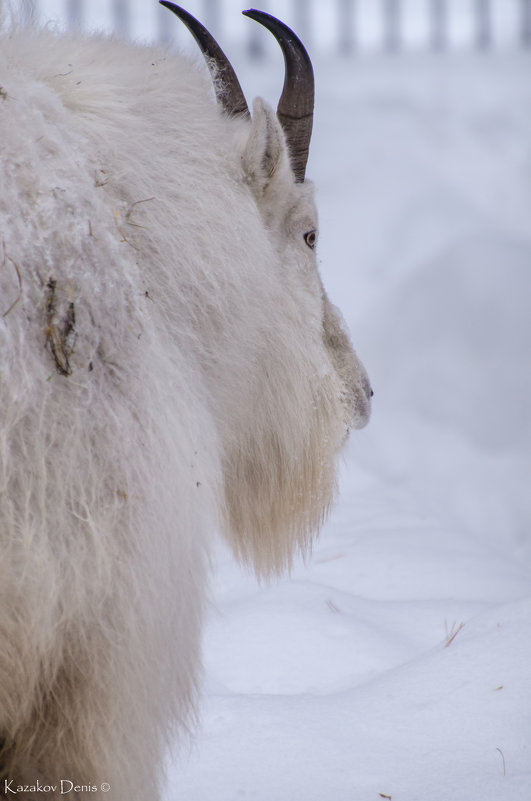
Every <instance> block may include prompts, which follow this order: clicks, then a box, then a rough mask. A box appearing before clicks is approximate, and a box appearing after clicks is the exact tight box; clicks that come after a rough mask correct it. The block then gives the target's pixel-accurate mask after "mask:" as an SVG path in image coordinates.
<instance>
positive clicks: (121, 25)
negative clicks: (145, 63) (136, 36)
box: [112, 0, 129, 39]
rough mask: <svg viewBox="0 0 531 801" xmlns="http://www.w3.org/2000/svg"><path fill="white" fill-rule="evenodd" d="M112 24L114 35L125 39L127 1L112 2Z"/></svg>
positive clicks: (127, 20) (127, 25) (127, 15)
mask: <svg viewBox="0 0 531 801" xmlns="http://www.w3.org/2000/svg"><path fill="white" fill-rule="evenodd" d="M112 22H113V31H114V33H115V34H116V35H117V36H120V37H122V38H123V39H126V38H127V36H128V35H129V2H128V0H112Z"/></svg>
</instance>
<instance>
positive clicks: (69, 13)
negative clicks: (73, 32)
mask: <svg viewBox="0 0 531 801" xmlns="http://www.w3.org/2000/svg"><path fill="white" fill-rule="evenodd" d="M66 21H67V24H68V27H69V28H81V26H82V24H83V0H68V2H67V3H66Z"/></svg>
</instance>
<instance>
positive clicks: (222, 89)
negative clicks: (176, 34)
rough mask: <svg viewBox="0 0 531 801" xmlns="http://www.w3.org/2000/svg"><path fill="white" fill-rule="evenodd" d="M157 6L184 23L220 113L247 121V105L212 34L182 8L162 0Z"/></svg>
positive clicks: (236, 80) (248, 115)
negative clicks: (201, 57) (209, 79)
mask: <svg viewBox="0 0 531 801" xmlns="http://www.w3.org/2000/svg"><path fill="white" fill-rule="evenodd" d="M159 2H160V4H161V5H162V6H165V7H166V8H169V10H170V11H173V13H174V14H175V15H176V16H178V17H179V19H180V20H181V21H182V22H184V24H185V25H186V27H187V28H188V30H189V31H190V33H191V34H192V36H193V37H194V39H195V40H196V42H197V44H198V45H199V47H200V48H201V52H202V53H203V55H204V57H205V61H206V63H207V65H208V68H209V70H210V74H211V75H212V78H213V80H214V89H215V91H216V98H217V101H218V103H219V104H220V106H222V108H223V110H224V111H225V112H226V113H227V114H228V115H229V116H231V117H238V116H242V117H250V114H249V108H248V106H247V101H246V100H245V95H244V94H243V91H242V88H241V86H240V82H239V81H238V78H237V77H236V73H235V72H234V68H233V66H232V64H231V63H230V61H229V59H228V58H227V56H226V55H225V53H224V52H223V50H222V49H221V47H220V46H219V45H218V43H217V42H216V40H215V39H214V37H213V36H212V34H210V33H209V32H208V31H207V29H206V28H205V27H204V25H201V23H200V22H198V21H197V20H196V19H195V17H192V15H191V14H189V13H188V11H185V10H184V8H181V7H180V6H177V5H175V3H168V2H166V0H159Z"/></svg>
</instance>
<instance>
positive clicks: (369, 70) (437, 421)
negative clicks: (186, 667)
mask: <svg viewBox="0 0 531 801" xmlns="http://www.w3.org/2000/svg"><path fill="white" fill-rule="evenodd" d="M249 69H250V68H245V67H239V71H240V74H242V73H243V75H245V76H246V80H244V85H245V88H246V91H247V92H248V93H249V94H250V95H252V94H253V92H254V93H264V94H266V95H267V96H269V97H270V98H271V99H272V100H273V101H274V99H275V97H276V94H277V89H278V88H279V86H280V83H279V85H278V86H277V77H276V76H275V77H274V79H273V76H269V75H268V76H264V74H263V73H262V74H260V71H257V73H256V74H252V73H250V72H249ZM316 71H317V76H318V80H319V86H318V100H317V112H318V116H317V118H316V129H315V135H314V143H313V145H314V146H313V151H312V157H311V163H310V165H309V172H310V174H311V175H312V176H313V177H314V178H315V180H316V182H317V184H318V187H319V205H320V210H321V228H322V232H321V241H320V250H319V255H320V258H321V259H322V273H323V277H324V280H325V283H326V285H327V287H328V288H329V291H330V295H331V296H332V298H333V300H335V301H336V302H337V303H338V304H339V305H340V306H341V307H342V309H343V311H344V314H345V316H346V318H347V320H348V323H349V326H350V329H351V331H352V335H353V340H354V342H355V344H356V347H357V349H358V351H359V354H360V355H361V356H362V358H363V359H364V361H365V363H366V366H367V368H368V370H369V373H370V375H371V378H372V381H373V385H374V389H375V398H374V413H373V419H372V421H371V424H370V425H369V427H368V428H367V429H366V430H365V431H363V432H361V433H359V434H356V435H355V436H354V437H353V438H352V441H351V444H350V445H349V448H348V451H347V453H346V457H345V466H344V469H343V475H342V481H341V496H340V500H339V502H338V504H337V506H336V508H335V510H334V512H333V514H332V517H331V519H330V521H329V523H328V524H327V526H326V527H325V529H324V531H323V533H322V536H321V538H320V540H319V542H318V544H317V546H316V548H315V550H314V554H313V556H312V557H311V558H310V559H309V560H308V563H307V564H306V565H303V564H299V565H298V566H297V567H296V569H295V570H294V572H293V575H292V577H291V578H290V579H287V578H286V579H283V580H279V581H277V582H274V583H273V584H271V585H269V586H258V585H257V584H256V582H255V581H254V580H253V579H252V577H250V576H247V575H245V574H244V573H243V572H242V571H241V570H240V569H239V568H238V567H237V566H236V565H235V564H234V562H233V561H232V559H231V557H230V556H229V555H228V554H227V553H226V551H225V550H224V549H223V547H222V546H220V547H219V551H218V553H217V555H216V558H215V578H214V582H213V592H212V596H213V603H212V609H211V614H210V619H209V624H208V628H207V631H206V637H205V666H206V675H205V692H204V703H203V709H202V728H201V731H200V733H199V736H198V738H197V741H196V744H195V746H194V747H193V749H192V752H191V754H190V755H187V754H185V755H183V756H182V757H181V758H179V759H178V760H176V761H174V762H172V767H171V770H170V774H169V781H168V788H167V792H166V796H165V799H166V801H373V800H374V801H378V799H379V798H380V797H384V798H387V797H388V798H391V797H392V799H393V801H516V800H517V799H522V801H526V799H531V670H530V664H531V581H530V566H531V530H530V528H531V525H530V524H531V488H530V485H531V458H530V452H531V369H530V368H531V364H530V357H531V314H530V305H531V303H530V301H531V82H530V81H529V75H530V74H531V72H530V63H529V56H528V57H527V58H526V57H525V56H519V55H516V54H513V55H510V54H505V55H497V56H487V57H479V56H470V55H468V56H467V55H465V54H461V55H454V56H452V57H447V58H440V59H437V58H430V57H428V56H422V55H416V56H410V57H400V58H399V59H397V60H394V59H393V58H384V57H376V56H372V57H371V56H365V57H363V58H362V59H358V60H352V61H347V62H339V61H337V62H334V63H331V62H330V61H328V62H326V63H322V64H317V65H316ZM462 624H464V626H462ZM453 635H455V637H453Z"/></svg>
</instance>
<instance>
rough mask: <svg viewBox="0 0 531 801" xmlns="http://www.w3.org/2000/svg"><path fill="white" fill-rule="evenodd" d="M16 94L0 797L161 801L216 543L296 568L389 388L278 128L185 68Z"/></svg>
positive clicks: (133, 52) (1, 398) (4, 213)
mask: <svg viewBox="0 0 531 801" xmlns="http://www.w3.org/2000/svg"><path fill="white" fill-rule="evenodd" d="M0 87H1V89H0V775H1V781H2V789H3V788H4V784H3V782H4V779H5V780H9V781H12V784H11V785H10V787H18V786H20V785H22V786H23V785H30V786H31V785H35V784H36V783H37V781H40V782H41V785H42V784H48V785H52V786H53V785H59V782H60V780H61V779H65V780H70V781H73V782H74V783H75V784H77V785H84V786H89V787H93V786H99V785H100V784H101V782H109V784H110V785H111V792H110V793H108V794H107V795H106V796H104V797H106V798H108V799H112V801H141V800H142V801H147V799H150V801H154V799H156V798H157V797H158V791H159V788H158V784H159V780H160V775H161V765H160V762H161V755H162V754H163V752H164V751H163V749H164V747H165V743H166V741H167V738H168V735H170V734H171V735H172V736H173V734H174V733H175V726H176V727H177V729H179V730H181V731H182V730H183V729H186V728H187V727H188V725H189V724H191V723H193V710H194V697H195V693H196V689H197V678H198V673H199V664H200V654H199V651H200V643H199V639H200V631H201V617H202V612H203V606H204V603H205V598H206V582H207V577H206V572H207V567H208V565H207V562H208V546H209V539H210V536H211V534H212V532H215V531H216V530H222V531H223V532H224V534H225V535H226V537H227V538H228V541H229V542H230V543H231V545H232V547H233V549H234V551H235V553H236V554H237V555H238V556H239V557H240V558H241V559H242V560H243V561H244V562H247V563H249V564H251V565H252V566H253V567H254V569H255V570H256V572H257V573H258V574H259V575H264V576H265V575H268V574H271V573H273V572H275V571H279V570H282V569H284V568H286V567H289V564H290V562H291V560H292V557H293V554H294V552H295V551H296V550H298V549H300V550H304V549H307V547H308V545H309V544H310V542H311V539H312V536H313V535H314V534H315V532H316V531H317V530H318V528H319V526H320V524H321V522H322V520H323V517H324V516H325V514H326V511H327V509H328V506H329V504H330V501H331V499H332V496H333V492H334V485H335V467H334V462H335V459H336V455H337V452H338V450H339V448H340V446H341V444H342V442H343V440H344V437H345V433H346V429H347V427H349V426H352V425H354V426H355V427H360V426H361V425H363V424H364V423H365V422H366V420H367V418H368V412H369V399H368V395H369V387H368V382H367V378H366V376H365V373H364V370H363V368H362V366H361V365H360V363H359V361H358V360H357V358H356V356H355V355H354V352H353V351H352V349H351V347H350V345H349V343H348V339H347V336H346V334H345V332H344V328H343V325H342V323H341V320H340V317H339V316H338V313H337V311H336V310H335V309H334V307H332V306H331V304H330V303H329V301H328V299H327V298H326V295H325V294H324V291H323V289H322V285H321V282H320V279H319V276H318V272H317V267H316V262H315V256H314V253H313V252H312V251H311V250H310V249H309V248H308V246H307V245H306V244H305V241H304V234H305V233H306V232H307V231H309V230H311V229H313V228H315V227H316V217H315V208H314V203H313V190H312V187H311V185H309V184H308V183H307V182H306V183H304V184H302V185H301V184H295V183H294V180H293V176H292V174H291V170H290V167H289V161H288V155H287V152H286V146H285V141H284V136H283V133H282V131H281V129H280V127H279V125H278V122H277V120H276V116H275V115H274V113H273V112H272V111H271V109H270V108H269V107H268V106H267V105H266V104H264V103H263V102H262V101H256V102H255V105H254V111H253V119H252V123H249V122H244V121H241V120H240V121H235V120H228V119H226V118H224V117H223V116H222V114H221V113H220V111H219V110H218V108H217V107H216V104H215V101H214V99H213V97H212V90H211V85H210V82H209V80H208V78H207V76H206V75H205V71H204V70H203V69H200V68H199V67H196V66H193V65H192V64H191V63H189V62H188V61H186V60H185V59H183V58H180V57H177V56H170V55H168V54H167V53H164V52H161V51H160V50H156V49H149V48H144V47H135V46H133V45H130V44H127V45H126V44H120V43H118V42H115V41H112V40H108V39H105V38H89V39H87V38H75V37H73V36H66V35H62V36H59V35H54V34H53V33H50V32H38V31H34V30H23V31H16V30H11V32H10V33H5V34H4V35H2V36H0ZM67 786H68V787H69V785H67ZM8 794H9V793H8ZM18 797H19V798H26V797H27V798H34V797H35V794H34V793H33V794H32V793H30V792H28V793H27V795H26V794H24V792H22V791H21V792H20V793H19V794H18ZM41 797H46V798H48V799H55V798H60V797H61V796H60V792H59V789H58V790H57V791H56V792H53V791H50V792H49V793H47V794H45V795H42V796H41ZM67 797H69V798H79V799H81V798H86V797H87V791H85V792H81V791H80V792H78V793H77V794H76V792H74V791H72V792H71V793H69V795H68V796H67ZM91 797H100V796H99V794H98V795H96V794H93V795H92V796H91Z"/></svg>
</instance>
